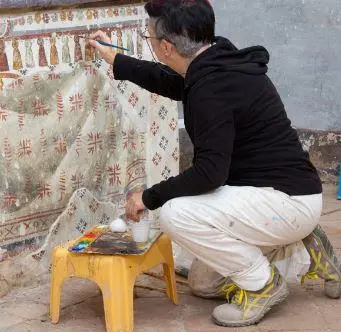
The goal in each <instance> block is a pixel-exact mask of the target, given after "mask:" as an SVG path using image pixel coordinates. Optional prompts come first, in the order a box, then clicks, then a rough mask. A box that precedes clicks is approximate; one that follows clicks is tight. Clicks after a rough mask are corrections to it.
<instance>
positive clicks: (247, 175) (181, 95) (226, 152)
mask: <svg viewBox="0 0 341 332" xmlns="http://www.w3.org/2000/svg"><path fill="white" fill-rule="evenodd" d="M268 62H269V53H268V52H267V50H266V49H265V48H264V47H262V46H254V47H249V48H245V49H242V50H238V49H237V48H236V47H235V46H234V45H233V44H232V43H231V42H230V41H229V40H227V39H225V38H222V37H217V38H216V40H215V43H214V44H213V45H212V46H211V47H210V48H208V49H207V50H206V51H204V52H203V53H201V54H200V55H199V56H197V57H196V58H195V59H194V60H193V61H192V63H191V64H190V66H189V68H188V71H187V74H186V77H185V79H184V78H183V77H182V76H180V75H178V74H176V73H175V72H173V71H172V70H171V69H169V68H168V67H166V66H163V65H160V64H156V63H152V62H148V61H141V60H136V59H134V58H131V57H127V56H124V55H121V54H117V56H116V59H115V62H114V76H115V79H118V80H129V81H131V82H133V83H135V84H137V85H139V86H141V87H142V88H144V89H147V90H149V91H151V92H153V93H156V94H159V95H162V96H165V97H168V98H171V99H174V100H182V102H183V105H184V120H185V127H186V130H187V132H188V134H189V137H190V138H191V141H192V143H193V145H194V158H193V166H192V167H191V168H189V169H187V170H186V171H185V172H183V173H182V174H180V175H178V176H175V177H171V178H169V179H168V180H166V181H163V182H161V183H159V184H156V185H154V186H153V187H151V188H149V189H147V190H145V191H144V192H143V195H142V199H143V202H144V204H145V206H146V207H147V208H148V209H150V210H154V209H156V208H158V207H160V206H162V205H163V204H164V203H165V202H167V201H168V200H170V199H172V198H176V197H181V196H192V195H200V194H204V193H207V192H209V191H211V190H214V189H216V188H218V187H220V186H224V185H230V186H254V187H272V188H274V189H276V190H279V191H282V192H284V193H286V194H288V195H290V196H293V195H311V194H317V193H321V192H322V186H321V181H320V179H319V176H318V174H317V171H316V169H315V168H314V166H313V165H312V163H311V162H310V160H309V156H308V154H307V153H306V152H304V151H303V149H302V145H301V143H300V142H299V139H298V135H297V132H296V130H294V129H293V128H292V127H291V122H290V120H289V119H288V117H287V114H286V112H285V109H284V106H283V103H282V101H281V98H280V97H279V95H278V93H277V91H276V88H275V87H274V85H273V84H272V82H271V81H270V79H269V78H268V76H267V75H266V73H267V63H268Z"/></svg>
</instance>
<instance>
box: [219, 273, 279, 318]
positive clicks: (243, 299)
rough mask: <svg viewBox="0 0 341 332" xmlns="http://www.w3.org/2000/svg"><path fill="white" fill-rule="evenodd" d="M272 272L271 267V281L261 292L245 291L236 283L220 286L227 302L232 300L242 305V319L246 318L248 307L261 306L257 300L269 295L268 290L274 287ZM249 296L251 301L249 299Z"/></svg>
mask: <svg viewBox="0 0 341 332" xmlns="http://www.w3.org/2000/svg"><path fill="white" fill-rule="evenodd" d="M274 274H275V271H274V269H272V271H271V282H269V284H268V286H265V288H264V289H263V291H262V292H261V293H255V292H250V291H246V290H244V289H241V288H239V287H238V286H237V285H236V284H227V285H224V286H223V287H222V291H223V292H224V293H226V299H227V301H228V302H232V303H235V304H236V305H238V306H242V308H243V319H246V318H247V313H248V311H249V309H251V308H259V307H262V305H259V304H258V302H259V301H260V300H261V299H264V298H268V297H270V296H271V294H269V292H270V291H271V290H272V289H273V288H274V283H273V278H274ZM232 296H233V297H232ZM231 297H232V299H231ZM249 297H251V301H250V300H249Z"/></svg>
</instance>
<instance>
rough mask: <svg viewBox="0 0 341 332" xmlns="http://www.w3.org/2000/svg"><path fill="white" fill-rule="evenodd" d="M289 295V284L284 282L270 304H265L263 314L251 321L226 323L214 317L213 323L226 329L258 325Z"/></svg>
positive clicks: (270, 300)
mask: <svg viewBox="0 0 341 332" xmlns="http://www.w3.org/2000/svg"><path fill="white" fill-rule="evenodd" d="M288 295H289V290H288V287H287V284H286V283H285V281H282V284H281V285H280V287H279V288H278V290H277V292H276V294H275V295H273V296H272V297H271V298H269V300H268V302H267V303H266V304H265V306H264V308H263V309H262V310H261V312H260V313H259V314H258V315H257V316H255V317H252V318H250V319H247V320H242V321H234V322H224V321H221V320H219V319H217V318H216V317H214V315H212V319H213V322H214V323H215V324H217V325H220V326H224V327H243V326H249V325H254V324H257V323H258V322H260V321H261V320H262V318H263V317H264V316H265V315H266V313H267V312H268V311H269V310H271V308H273V307H274V306H276V305H277V304H279V303H281V302H283V301H284V300H285V299H286V298H287V297H288Z"/></svg>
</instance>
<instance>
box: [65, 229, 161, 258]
mask: <svg viewBox="0 0 341 332" xmlns="http://www.w3.org/2000/svg"><path fill="white" fill-rule="evenodd" d="M159 235H160V232H159V233H156V234H155V236H154V237H152V238H151V239H150V240H149V241H147V242H144V243H137V242H135V241H134V240H133V237H132V234H131V233H130V232H126V233H117V232H112V231H111V230H110V228H109V227H107V226H96V227H95V228H93V229H92V230H90V231H89V232H86V233H85V234H84V235H83V236H81V237H80V238H79V239H78V240H77V241H76V242H75V243H74V244H73V245H72V246H70V247H69V251H71V252H73V253H79V254H101V255H143V254H144V253H145V252H147V251H148V250H149V248H150V247H151V246H152V244H153V243H154V242H155V240H156V239H157V238H158V237H159Z"/></svg>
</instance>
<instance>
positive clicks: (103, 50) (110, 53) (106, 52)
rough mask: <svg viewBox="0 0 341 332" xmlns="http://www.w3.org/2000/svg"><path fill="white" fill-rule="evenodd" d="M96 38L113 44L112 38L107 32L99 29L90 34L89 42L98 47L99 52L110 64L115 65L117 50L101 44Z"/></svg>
mask: <svg viewBox="0 0 341 332" xmlns="http://www.w3.org/2000/svg"><path fill="white" fill-rule="evenodd" d="M96 40H102V41H104V42H106V43H109V44H111V43H112V42H111V39H110V38H109V37H108V35H107V34H106V33H104V32H103V31H100V30H99V31H96V32H95V33H94V34H92V35H91V36H90V40H89V44H90V45H91V46H92V47H94V48H96V50H98V52H99V53H100V55H101V56H102V58H103V59H104V60H105V61H106V62H108V63H109V64H110V65H113V64H114V61H115V57H116V52H115V51H114V50H113V48H112V47H110V46H104V45H101V44H100V43H98V42H97V41H96Z"/></svg>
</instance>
